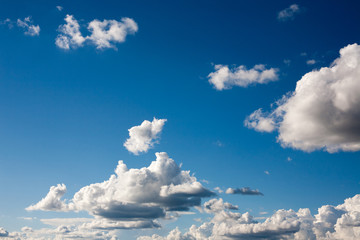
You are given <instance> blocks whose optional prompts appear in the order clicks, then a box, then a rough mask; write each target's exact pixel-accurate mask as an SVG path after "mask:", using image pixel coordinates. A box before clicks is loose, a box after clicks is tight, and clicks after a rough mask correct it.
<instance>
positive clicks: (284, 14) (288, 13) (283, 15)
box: [277, 4, 300, 21]
mask: <svg viewBox="0 0 360 240" xmlns="http://www.w3.org/2000/svg"><path fill="white" fill-rule="evenodd" d="M299 12H300V8H299V5H297V4H292V5H290V7H288V8H285V9H284V10H281V11H280V12H279V13H278V16H277V19H278V20H279V21H288V20H293V19H294V17H295V15H296V14H298V13H299Z"/></svg>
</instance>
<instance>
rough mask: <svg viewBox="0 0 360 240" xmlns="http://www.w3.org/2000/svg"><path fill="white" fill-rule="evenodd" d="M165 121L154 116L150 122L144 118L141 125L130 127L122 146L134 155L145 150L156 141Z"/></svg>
mask: <svg viewBox="0 0 360 240" xmlns="http://www.w3.org/2000/svg"><path fill="white" fill-rule="evenodd" d="M165 122H166V119H156V118H154V119H153V121H152V122H150V121H148V120H145V121H143V122H142V123H141V125H139V126H134V127H132V128H130V129H129V136H130V137H129V138H128V139H127V140H126V141H125V143H124V147H125V148H126V149H127V150H128V151H129V152H132V153H133V154H135V155H138V154H139V153H141V152H147V151H148V150H149V149H150V148H152V147H153V146H154V144H155V143H156V140H157V139H158V138H159V134H160V133H161V131H162V129H163V127H164V124H165Z"/></svg>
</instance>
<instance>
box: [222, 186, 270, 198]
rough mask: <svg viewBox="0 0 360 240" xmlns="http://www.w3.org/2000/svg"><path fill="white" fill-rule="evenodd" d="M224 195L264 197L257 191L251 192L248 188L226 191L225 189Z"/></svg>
mask: <svg viewBox="0 0 360 240" xmlns="http://www.w3.org/2000/svg"><path fill="white" fill-rule="evenodd" d="M225 193H227V194H241V195H261V196H263V195H264V194H262V193H261V192H260V191H259V190H258V189H256V190H253V189H250V188H249V187H243V188H228V189H226V192H225Z"/></svg>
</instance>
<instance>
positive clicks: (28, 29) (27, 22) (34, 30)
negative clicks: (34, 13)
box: [16, 17, 40, 36]
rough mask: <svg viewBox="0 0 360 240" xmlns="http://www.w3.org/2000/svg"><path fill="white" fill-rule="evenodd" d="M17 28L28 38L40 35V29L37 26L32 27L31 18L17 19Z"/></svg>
mask: <svg viewBox="0 0 360 240" xmlns="http://www.w3.org/2000/svg"><path fill="white" fill-rule="evenodd" d="M16 23H17V26H18V27H20V28H23V29H24V31H25V35H29V36H39V35H40V27H39V25H33V24H32V23H33V21H32V20H31V17H26V18H24V20H21V19H18V20H17V22H16Z"/></svg>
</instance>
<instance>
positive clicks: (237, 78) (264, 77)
mask: <svg viewBox="0 0 360 240" xmlns="http://www.w3.org/2000/svg"><path fill="white" fill-rule="evenodd" d="M214 68H215V70H216V71H215V72H212V73H210V74H209V75H208V78H209V83H210V84H213V85H214V87H215V89H217V90H224V89H230V88H232V87H233V86H239V87H247V86H249V85H254V84H265V83H268V82H271V81H277V80H278V74H277V72H278V69H276V68H269V69H266V68H265V65H263V64H258V65H255V66H254V67H253V68H251V69H247V68H246V67H245V66H243V65H241V66H239V67H234V68H231V69H230V68H229V66H227V65H220V64H218V65H215V66H214Z"/></svg>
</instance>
